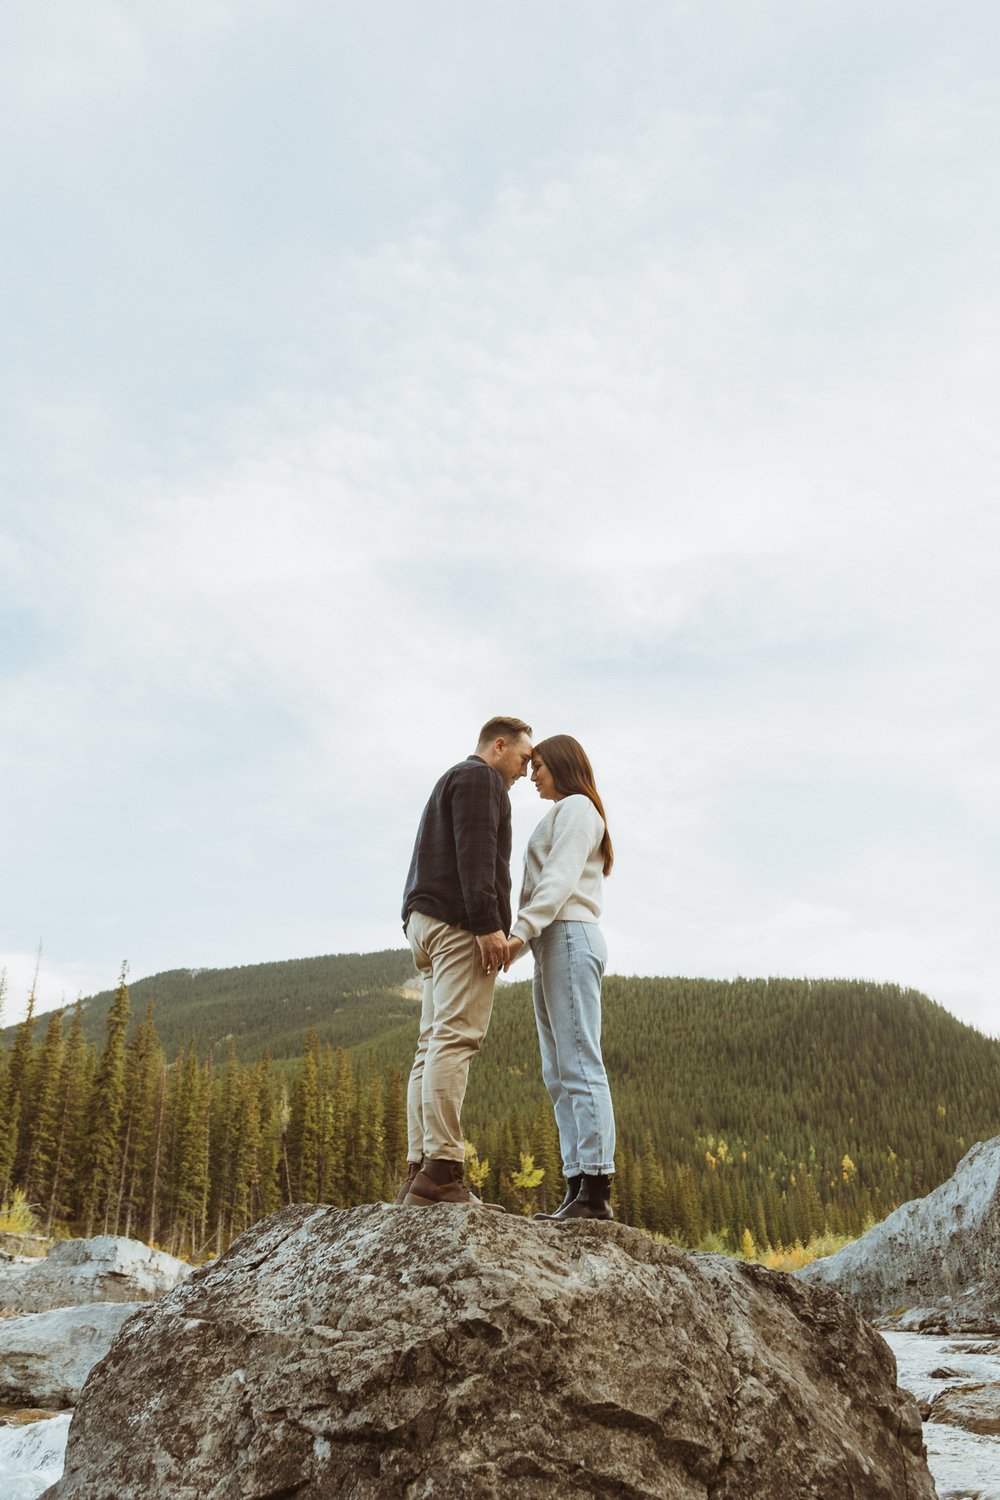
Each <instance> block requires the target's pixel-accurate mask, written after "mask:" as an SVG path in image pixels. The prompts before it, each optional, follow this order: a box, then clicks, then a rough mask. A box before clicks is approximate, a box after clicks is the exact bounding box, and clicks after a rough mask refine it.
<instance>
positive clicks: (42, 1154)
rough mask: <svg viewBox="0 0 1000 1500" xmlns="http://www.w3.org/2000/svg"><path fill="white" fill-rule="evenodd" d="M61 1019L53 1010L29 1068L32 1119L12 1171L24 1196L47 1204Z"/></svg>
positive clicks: (54, 1147) (53, 1153)
mask: <svg viewBox="0 0 1000 1500" xmlns="http://www.w3.org/2000/svg"><path fill="white" fill-rule="evenodd" d="M62 1018H63V1013H62V1011H61V1010H56V1011H53V1012H52V1014H51V1015H50V1016H49V1019H48V1024H47V1025H46V1027H45V1036H44V1039H43V1041H42V1047H41V1051H40V1052H39V1054H38V1057H37V1058H36V1060H35V1063H34V1066H33V1067H32V1069H31V1079H30V1084H29V1089H28V1092H29V1095H30V1097H31V1103H32V1110H31V1113H32V1115H33V1118H34V1128H33V1130H32V1133H31V1136H30V1139H29V1142H28V1148H27V1151H26V1153H25V1157H24V1159H23V1161H22V1162H21V1163H20V1165H19V1166H18V1167H17V1168H16V1175H17V1177H18V1179H19V1181H20V1183H21V1186H22V1187H23V1189H24V1192H25V1195H26V1197H28V1198H29V1199H36V1200H37V1201H38V1202H39V1203H40V1204H41V1203H47V1202H48V1198H49V1193H50V1191H51V1182H52V1172H53V1169H54V1166H55V1160H56V1155H57V1150H58V1146H57V1135H58V1121H59V1112H60V1109H59V1106H60V1100H59V1084H60V1077H61V1073H62V1053H63V1036H62Z"/></svg>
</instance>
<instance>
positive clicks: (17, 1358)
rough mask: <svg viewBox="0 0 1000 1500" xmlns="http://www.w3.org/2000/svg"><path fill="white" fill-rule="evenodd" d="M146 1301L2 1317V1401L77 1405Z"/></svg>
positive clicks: (97, 1304) (88, 1305)
mask: <svg viewBox="0 0 1000 1500" xmlns="http://www.w3.org/2000/svg"><path fill="white" fill-rule="evenodd" d="M144 1305H145V1304H144V1303H142V1302H92V1303H88V1304H86V1305H84V1306H83V1307H58V1308H54V1309H53V1310H52V1311H51V1312H44V1313H26V1314H25V1315H24V1316H23V1317H20V1318H2V1319H0V1401H4V1402H10V1403H11V1404H17V1403H21V1404H25V1405H29V1406H42V1407H47V1408H51V1407H54V1408H56V1409H58V1408H60V1407H64V1406H74V1405H75V1404H76V1402H77V1400H78V1399H79V1396H80V1392H81V1391H82V1389H83V1383H84V1381H85V1380H86V1378H87V1376H88V1375H89V1374H90V1370H91V1367H92V1366H93V1365H95V1364H96V1363H97V1361H98V1360H99V1359H103V1358H104V1356H105V1354H107V1352H108V1350H109V1349H110V1347H111V1341H112V1339H114V1337H115V1335H116V1334H117V1333H118V1330H119V1329H120V1328H121V1326H122V1324H123V1323H124V1322H125V1321H126V1319H128V1318H130V1317H131V1316H132V1314H133V1313H134V1312H138V1310H139V1308H140V1307H143V1306H144Z"/></svg>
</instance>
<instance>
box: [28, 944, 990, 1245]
mask: <svg viewBox="0 0 1000 1500" xmlns="http://www.w3.org/2000/svg"><path fill="white" fill-rule="evenodd" d="M409 1004H410V1010H409V1015H410V1016H411V1017H412V1016H413V1014H414V1010H415V1007H413V1006H412V1002H409ZM130 1013H131V1002H130V996H129V989H128V986H127V985H126V983H125V976H124V973H123V975H122V979H121V982H120V984H119V986H118V989H117V991H116V992H115V994H114V996H113V998H112V1000H111V1001H110V1003H109V1005H108V1007H107V1008H106V1010H105V1016H104V1035H103V1038H102V1039H101V1040H100V1042H99V1043H95V1042H93V1041H88V1040H87V1038H86V1035H85V1030H84V1024H85V1016H84V1011H83V1007H82V1006H81V1005H79V1004H78V1005H77V1006H76V1007H74V1008H73V1009H72V1010H68V1011H59V1012H55V1013H53V1014H52V1015H50V1016H48V1017H46V1018H44V1019H45V1024H44V1027H43V1026H42V1025H41V1024H40V1022H38V1021H36V1020H35V1018H34V1016H33V1015H32V1014H31V1013H30V1012H29V1015H28V1017H27V1018H26V1019H25V1020H24V1021H23V1022H22V1023H21V1024H20V1025H19V1026H18V1027H17V1028H16V1029H15V1030H14V1031H13V1032H12V1033H9V1035H10V1042H9V1045H8V1046H7V1047H6V1048H5V1049H4V1050H3V1051H2V1052H0V1198H2V1197H3V1196H4V1195H5V1194H9V1193H10V1192H11V1191H12V1190H13V1189H14V1188H18V1189H20V1190H21V1191H22V1192H23V1193H24V1194H25V1195H26V1196H27V1198H28V1200H29V1201H30V1202H31V1203H32V1204H34V1205H35V1210H36V1213H37V1215H38V1216H39V1218H40V1220H41V1223H42V1227H43V1228H44V1229H45V1230H46V1231H47V1232H51V1231H52V1229H53V1228H54V1227H56V1226H57V1225H67V1226H69V1227H70V1228H71V1229H72V1230H73V1231H74V1232H77V1233H83V1234H92V1233H104V1232H109V1233H121V1234H131V1235H134V1236H137V1237H139V1238H142V1239H145V1240H148V1241H150V1242H152V1243H156V1244H159V1245H162V1246H164V1247H165V1248H167V1249H169V1250H171V1251H173V1252H174V1253H178V1254H183V1255H188V1256H193V1257H200V1256H202V1255H204V1254H206V1253H209V1252H212V1251H219V1250H221V1249H224V1248H225V1246H226V1245H227V1244H228V1243H229V1242H230V1241H231V1240H232V1239H233V1238H234V1237H235V1236H236V1235H237V1234H239V1233H240V1232H241V1231H242V1230H243V1229H244V1228H246V1227H247V1226H248V1225H249V1224H251V1223H253V1222H254V1221H255V1220H256V1219H258V1218H260V1217H262V1216H263V1215H265V1214H267V1213H270V1212H272V1211H273V1210H274V1209H276V1208H278V1207H280V1206H281V1205H282V1204H284V1203H288V1202H302V1201H307V1202H309V1201H316V1202H325V1203H334V1204H338V1205H341V1206H350V1205H353V1204H356V1203H363V1202H370V1201H377V1200H386V1199H389V1198H391V1197H392V1196H393V1194H394V1192H395V1189H396V1186H397V1183H398V1181H399V1179H400V1176H401V1174H402V1173H403V1172H404V1171H405V1157H406V1116H405V1083H404V1080H405V1076H406V1072H407V1070H408V1067H409V1062H410V1060H411V1058H412V1051H413V1042H414V1037H415V1020H414V1019H410V1020H408V1021H407V1022H406V1023H404V1024H402V1025H400V1024H398V1023H397V1024H395V1025H391V1024H390V1028H389V1029H388V1030H387V1031H383V1032H382V1034H381V1035H380V1036H378V1037H377V1039H376V1042H375V1044H374V1045H372V1044H369V1043H367V1042H366V1043H365V1044H364V1045H361V1046H356V1047H354V1048H353V1049H350V1048H346V1047H344V1046H339V1047H334V1046H333V1045H331V1043H330V1042H329V1041H328V1040H324V1038H323V1036H322V1035H321V1034H320V1032H319V1031H318V1030H316V1029H314V1030H313V1031H312V1032H310V1033H308V1034H307V1037H306V1047H305V1054H304V1056H301V1057H300V1058H299V1059H298V1061H297V1062H295V1063H294V1064H289V1063H287V1062H286V1061H282V1060H274V1059H272V1058H270V1057H266V1056H265V1057H260V1058H256V1059H253V1058H250V1059H242V1058H240V1056H239V1055H238V1049H237V1044H236V1042H235V1040H234V1039H233V1038H230V1039H229V1041H228V1044H227V1046H226V1050H225V1053H224V1054H223V1055H222V1056H221V1057H220V1056H219V1055H218V1050H219V1049H218V1048H217V1047H216V1046H214V1045H213V1046H209V1047H208V1049H207V1050H199V1048H197V1047H196V1046H195V1044H194V1043H193V1042H189V1043H185V1044H184V1045H182V1046H180V1047H179V1048H177V1049H176V1051H174V1052H173V1054H172V1055H171V1056H167V1055H166V1053H165V1049H164V1047H163V1045H162V1042H161V1038H160V1036H159V1035H158V1032H157V1026H156V1024H155V1023H154V1019H153V1013H152V1011H151V1009H149V1008H147V1010H146V1014H145V1016H144V1018H143V1019H142V1020H141V1021H138V1022H137V1023H133V1024H132V1025H131V1029H130ZM605 1050H606V1056H607V1060H608V1066H609V1073H610V1075H611V1079H612V1087H613V1091H614V1096H615V1104H616V1112H617V1117H618V1125H619V1148H618V1152H617V1157H616V1164H617V1169H618V1170H617V1176H616V1179H615V1195H616V1200H617V1208H618V1212H619V1213H620V1215H621V1217H623V1218H624V1219H625V1220H626V1221H627V1222H629V1223H632V1224H636V1225H638V1226H640V1227H645V1228H648V1229H651V1230H655V1231H658V1232H660V1233H663V1234H665V1235H667V1236H669V1237H670V1238H671V1239H673V1240H675V1241H676V1242H677V1243H679V1244H682V1245H687V1246H697V1245H701V1244H712V1243H725V1244H726V1245H728V1246H729V1247H731V1248H734V1249H737V1250H739V1249H743V1250H744V1251H749V1250H751V1249H758V1250H763V1249H764V1248H765V1247H766V1246H771V1247H775V1248H777V1247H779V1246H789V1245H792V1244H794V1243H795V1242H797V1241H802V1242H805V1241H807V1240H808V1239H809V1238H810V1237H811V1236H813V1235H815V1234H822V1233H825V1232H830V1233H833V1234H847V1235H855V1234H858V1233H860V1232H862V1230H863V1229H864V1227H865V1226H866V1224H867V1223H868V1222H870V1221H872V1220H875V1219H879V1218H881V1217H883V1216H884V1215H885V1214H886V1213H888V1212H889V1211H890V1210H891V1209H892V1208H894V1207H896V1206H897V1205H898V1204H899V1203H901V1202H903V1201H905V1200H906V1199H908V1198H912V1197H914V1196H916V1195H918V1194H921V1193H924V1192H927V1191H928V1190H929V1189H930V1188H932V1187H934V1186H936V1185H937V1183H938V1182H940V1181H942V1180H943V1179H944V1178H945V1177H946V1176H948V1175H949V1174H950V1172H951V1171H952V1170H953V1168H954V1166H955V1164H956V1162H957V1161H958V1159H959V1158H960V1156H961V1155H962V1154H963V1153H964V1151H965V1150H966V1149H967V1148H968V1146H969V1145H971V1144H972V1142H973V1141H975V1140H977V1139H980V1138H983V1137H986V1136H990V1135H994V1134H996V1133H997V1131H998V1129H1000V1047H998V1045H997V1044H996V1043H995V1042H991V1041H990V1040H989V1039H988V1038H986V1037H983V1036H981V1035H980V1034H979V1033H977V1032H975V1031H974V1030H973V1029H972V1028H970V1027H966V1026H963V1025H962V1024H961V1023H959V1022H958V1021H956V1020H955V1019H954V1017H951V1016H949V1015H948V1014H947V1012H945V1011H943V1010H942V1009H941V1008H940V1007H939V1006H936V1005H934V1004H933V1003H932V1002H931V1001H929V1000H927V999H926V997H924V996H921V995H918V994H916V993H915V992H912V991H902V990H899V989H897V988H895V987H894V986H878V985H866V984H862V983H854V982H846V981H827V982H808V981H791V980H772V981H737V982H735V983H733V984H722V983H715V982H712V981H686V980H639V979H631V980H629V979H619V978H611V979H608V980H607V981H606V986H605ZM464 1120H465V1124H466V1131H467V1135H468V1137H469V1140H470V1141H471V1142H472V1143H474V1146H475V1155H474V1157H471V1158H470V1167H469V1171H470V1175H471V1176H472V1178H473V1180H474V1182H475V1183H476V1185H477V1188H478V1190H479V1191H480V1193H481V1195H482V1196H485V1197H487V1198H490V1199H491V1200H492V1201H495V1202H500V1203H502V1204H503V1205H504V1206H505V1207H506V1208H508V1209H509V1210H511V1211H515V1212H517V1211H521V1212H530V1211H532V1210H533V1209H535V1208H548V1207H552V1206H553V1205H554V1204H555V1203H556V1202H558V1200H559V1198H560V1197H561V1196H562V1186H563V1185H562V1176H561V1167H560V1162H559V1152H558V1142H557V1137H556V1132H555V1127H554V1122H553V1119H552V1113H551V1108H550V1106H549V1103H548V1099H547V1097H546V1096H545V1094H544V1090H543V1089H542V1087H541V1083H540V1079H539V1068H538V1057H537V1043H536V1041H535V1037H534V1027H533V1024H532V1020H531V1009H530V995H529V993H528V986H527V985H526V984H518V985H512V986H510V987H509V988H506V989H503V990H501V991H500V992H499V993H498V998H497V1005H496V1010H495V1015H494V1022H493V1024H492V1026H491V1030H490V1033H489V1036H488V1037H487V1039H486V1042H485V1044H484V1047H483V1050H482V1053H481V1055H480V1057H479V1058H478V1059H477V1060H476V1062H475V1064H474V1066H473V1069H472V1074H471V1081H470V1088H469V1094H468V1098H467V1102H466V1108H465V1111H464Z"/></svg>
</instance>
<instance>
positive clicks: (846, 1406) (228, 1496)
mask: <svg viewBox="0 0 1000 1500" xmlns="http://www.w3.org/2000/svg"><path fill="white" fill-rule="evenodd" d="M934 1494H935V1491H934V1486H933V1482H932V1480H931V1477H930V1474H929V1472H928V1470H927V1467H926V1463H925V1460H924V1457H923V1448H922V1441H921V1430H920V1420H919V1415H918V1413H917V1410H916V1406H915V1403H914V1401H913V1400H912V1398H911V1397H909V1396H908V1395H907V1394H905V1393H902V1392H900V1391H899V1390H898V1389H897V1386H896V1379H895V1362H894V1360H893V1357H892V1354H891V1352H890V1350H889V1349H888V1347H887V1346H886V1344H885V1343H884V1342H883V1340H882V1339H881V1338H879V1336H878V1335H877V1334H876V1333H875V1332H874V1331H873V1330H871V1329H870V1328H869V1327H868V1326H867V1325H866V1324H865V1323H864V1322H863V1321H862V1320H861V1318H860V1317H859V1316H858V1315H857V1313H856V1312H855V1311H854V1310H853V1309H852V1308H851V1307H850V1306H849V1305H848V1304H847V1303H846V1302H844V1301H843V1300H842V1299H841V1298H840V1297H838V1296H836V1295H835V1294H833V1293H831V1292H829V1291H827V1290H826V1289H824V1288H813V1287H807V1286H804V1285H802V1284H801V1283H800V1282H798V1281H796V1280H795V1279H794V1278H792V1277H788V1276H782V1275H779V1274H777V1273H773V1272H768V1271H766V1270H763V1269H761V1268H759V1267H755V1266H748V1265H744V1264H742V1263H740V1262H736V1261H728V1260H725V1259H722V1258H720V1257H717V1256H710V1255H682V1254H680V1253H679V1252H678V1251H675V1250H673V1249H671V1248H669V1247H667V1246H662V1245H658V1244H655V1243H654V1242H653V1241H652V1240H650V1239H649V1238H647V1237H646V1236H645V1235H643V1234H640V1233H639V1232H638V1231H636V1230H632V1229H628V1228H625V1227H624V1226H622V1225H618V1224H613V1223H610V1224H600V1223H598V1224H590V1223H586V1222H582V1221H581V1222H577V1223H573V1224H569V1225H563V1226H560V1225H555V1224H553V1225H544V1226H543V1225H540V1224H533V1223H531V1222H529V1221H527V1220H523V1219H519V1218H516V1217H513V1216H506V1215H500V1214H492V1213H483V1212H479V1211H476V1210H475V1209H471V1210H470V1209H467V1208H463V1207H460V1206H451V1205H448V1206H441V1207H438V1208H434V1209H426V1210H420V1211H417V1210H414V1209H407V1208H393V1207H390V1206H387V1205H371V1206H368V1207H364V1208H357V1209H349V1210H341V1209H332V1208H315V1207H296V1208H289V1209H286V1210H284V1211H283V1212H282V1213H280V1214H276V1215H274V1216H273V1217H272V1218H270V1219H267V1220H265V1221H263V1222H262V1223H261V1224H259V1225H256V1226H254V1228H252V1229H251V1230H249V1231H248V1232H247V1233H246V1234H245V1235H243V1236H242V1238H241V1239H240V1240H238V1241H237V1242H236V1244H235V1245H234V1246H233V1247H232V1248H231V1250H230V1251H229V1252H228V1253H227V1254H226V1255H225V1256H223V1257H222V1258H221V1259H220V1260H219V1261H217V1262H214V1263H213V1264H211V1265H210V1266H206V1267H204V1268H203V1269H202V1270H200V1271H197V1272H196V1273H195V1274H194V1275H193V1276H192V1277H191V1278H190V1279H189V1280H188V1281H186V1282H184V1283H183V1284H182V1285H180V1286H178V1287H177V1288H176V1289H175V1290H174V1291H173V1292H171V1293H170V1294H169V1295H168V1296H167V1297H166V1298H164V1300H163V1301H162V1302H160V1303H159V1304H157V1305H156V1306H153V1307H147V1308H143V1309H142V1310H141V1311H140V1312H139V1313H137V1314H136V1315H135V1317H133V1318H132V1319H130V1321H129V1322H128V1324H127V1325H126V1326H125V1327H124V1328H123V1330H122V1332H121V1334H120V1335H119V1337H118V1338H117V1340H116V1341H115V1343H114V1344H113V1345H112V1348H111V1350H110V1352H109V1354H108V1355H107V1356H106V1357H105V1359H104V1360H103V1361H102V1362H101V1363H100V1364H99V1365H97V1366H96V1367H95V1369H94V1371H93V1372H92V1374H91V1377H90V1379H89V1380H88V1382H87V1385H86V1387H85V1388H84V1392H83V1396H82V1399H81V1401H80V1405H79V1406H78V1408H77V1411H76V1415H75V1417H74V1420H73V1426H72V1431H71V1436H70V1442H69V1446H68V1450H67V1455H66V1468H65V1471H64V1474H63V1477H62V1479H61V1480H60V1481H59V1482H58V1483H57V1484H56V1485H54V1486H53V1487H52V1489H50V1490H48V1491H47V1492H46V1500H107V1497H109V1496H115V1497H116V1500H139V1497H142V1500H146V1497H148V1496H150V1495H169V1496H171V1500H244V1497H247V1496H255V1497H258V1500H266V1497H269V1500H278V1497H284V1496H292V1495H294V1496H296V1497H299V1500H320V1497H328V1496H329V1497H333V1496H338V1497H348V1496H349V1497H355V1500H366V1497H372V1500H374V1497H379V1500H386V1497H392V1496H404V1495H405V1496H408V1497H417V1496H421V1497H424V1496H441V1497H444V1496H447V1497H449V1500H451V1497H477V1500H478V1497H483V1500H486V1497H494V1496H495V1497H498V1500H499V1497H505V1500H506V1497H508V1496H512V1495H516V1496H517V1497H518V1500H542V1497H544V1500H551V1497H552V1496H553V1495H560V1496H562V1495H568V1496H584V1495H601V1496H606V1497H607V1496H615V1497H633V1500H635V1497H656V1500H765V1497H767V1500H778V1497H780V1500H806V1497H815V1500H848V1497H851V1500H862V1497H863V1500H901V1497H903V1496H905V1497H906V1500H933V1497H934Z"/></svg>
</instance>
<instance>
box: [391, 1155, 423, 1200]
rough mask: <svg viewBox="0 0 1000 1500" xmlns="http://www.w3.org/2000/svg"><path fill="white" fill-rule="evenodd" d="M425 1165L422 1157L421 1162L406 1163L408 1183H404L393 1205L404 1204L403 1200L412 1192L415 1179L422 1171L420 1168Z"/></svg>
mask: <svg viewBox="0 0 1000 1500" xmlns="http://www.w3.org/2000/svg"><path fill="white" fill-rule="evenodd" d="M423 1164H424V1159H423V1157H421V1158H420V1160H419V1161H408V1162H407V1163H406V1181H405V1182H404V1183H403V1186H402V1187H401V1188H400V1190H399V1192H398V1193H397V1194H396V1196H395V1198H394V1199H393V1200H392V1201H393V1203H402V1202H403V1199H404V1198H405V1197H406V1195H407V1193H408V1192H409V1191H410V1187H411V1186H412V1184H413V1179H414V1177H416V1175H417V1173H418V1172H419V1171H420V1168H421V1167H422V1166H423Z"/></svg>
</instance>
